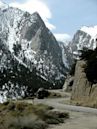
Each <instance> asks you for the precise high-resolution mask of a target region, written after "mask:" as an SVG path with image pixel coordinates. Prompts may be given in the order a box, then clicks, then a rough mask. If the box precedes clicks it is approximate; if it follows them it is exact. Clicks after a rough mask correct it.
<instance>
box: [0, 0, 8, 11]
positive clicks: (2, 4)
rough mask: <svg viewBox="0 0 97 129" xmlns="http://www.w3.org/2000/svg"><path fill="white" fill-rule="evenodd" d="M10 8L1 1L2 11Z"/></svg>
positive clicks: (0, 8) (0, 7)
mask: <svg viewBox="0 0 97 129" xmlns="http://www.w3.org/2000/svg"><path fill="white" fill-rule="evenodd" d="M8 7H9V6H8V5H7V4H6V3H4V2H2V1H1V0H0V10H4V9H6V8H8Z"/></svg>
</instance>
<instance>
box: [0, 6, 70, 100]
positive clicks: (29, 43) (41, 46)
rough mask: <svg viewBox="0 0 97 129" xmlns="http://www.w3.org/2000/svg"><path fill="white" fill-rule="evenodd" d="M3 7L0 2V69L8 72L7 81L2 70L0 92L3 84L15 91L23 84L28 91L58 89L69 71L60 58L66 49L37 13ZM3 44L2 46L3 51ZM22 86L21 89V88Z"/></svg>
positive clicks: (66, 64)
mask: <svg viewBox="0 0 97 129" xmlns="http://www.w3.org/2000/svg"><path fill="white" fill-rule="evenodd" d="M4 7H5V4H4V5H3V4H2V6H1V8H0V45H1V47H0V52H1V53H0V54H1V56H0V61H1V62H0V72H1V73H2V72H4V71H5V73H6V74H7V75H8V74H9V75H10V76H8V79H9V77H10V79H9V80H10V82H9V80H6V79H4V76H5V75H4V76H3V73H2V74H1V75H2V78H1V80H0V82H1V83H2V82H4V84H2V85H0V88H1V89H0V91H2V90H3V91H6V90H4V89H3V86H5V85H7V89H10V85H12V86H13V87H14V92H16V93H17V90H18V88H19V86H20V87H21V88H23V87H26V88H25V89H28V91H29V92H27V94H28V93H29V94H30V92H31V90H32V89H33V88H35V86H36V89H37V88H39V87H41V86H42V87H46V88H49V87H52V88H60V87H61V86H62V85H63V83H64V79H65V76H66V73H67V72H68V70H69V67H68V63H67V62H66V63H65V60H64V59H63V58H66V56H64V52H65V51H62V49H61V47H60V46H59V44H58V42H57V41H56V39H55V37H54V36H53V34H52V33H51V32H50V30H49V29H48V28H47V27H46V26H45V24H44V22H43V20H42V19H41V17H40V16H39V14H38V13H37V12H35V13H34V14H32V15H31V14H29V13H28V12H24V11H22V10H20V9H17V8H12V7H9V6H6V8H4ZM2 46H5V48H4V47H3V48H4V50H3V48H2ZM4 53H5V54H4ZM8 55H10V56H8ZM63 61H64V62H63ZM66 61H67V59H66ZM15 67H16V69H15ZM24 72H25V73H24ZM14 73H15V75H14ZM23 75H24V76H23ZM13 78H14V79H13ZM3 80H4V81H3ZM13 80H14V82H13ZM22 80H23V81H22ZM21 81H22V82H21ZM27 85H28V87H27ZM5 87H6V86H5ZM16 87H18V88H16ZM21 88H20V92H22V91H23V90H22V89H21ZM5 89H6V88H5ZM16 89H17V90H16ZM10 91H11V89H10ZM20 92H18V93H19V94H20ZM3 93H5V92H2V93H1V94H3ZM6 94H8V96H14V97H16V98H17V96H19V95H16V94H15V95H12V94H13V93H12V94H11V93H10V92H9V90H8V92H7V93H6ZM9 94H11V95H9ZM3 95H4V96H5V94H3Z"/></svg>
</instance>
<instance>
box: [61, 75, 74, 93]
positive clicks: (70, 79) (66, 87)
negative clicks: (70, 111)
mask: <svg viewBox="0 0 97 129" xmlns="http://www.w3.org/2000/svg"><path fill="white" fill-rule="evenodd" d="M73 82H74V77H73V76H67V78H66V80H65V83H64V85H63V91H67V92H71V91H72V86H73Z"/></svg>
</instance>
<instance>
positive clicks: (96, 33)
mask: <svg viewBox="0 0 97 129" xmlns="http://www.w3.org/2000/svg"><path fill="white" fill-rule="evenodd" d="M81 30H82V31H84V32H86V33H87V34H89V35H90V36H91V37H92V38H93V39H95V38H97V26H94V27H87V26H83V27H82V28H81Z"/></svg>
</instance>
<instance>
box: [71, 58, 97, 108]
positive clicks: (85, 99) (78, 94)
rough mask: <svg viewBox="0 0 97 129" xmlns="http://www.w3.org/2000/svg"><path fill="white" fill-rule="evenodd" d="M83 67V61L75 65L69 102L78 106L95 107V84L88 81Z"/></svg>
mask: <svg viewBox="0 0 97 129" xmlns="http://www.w3.org/2000/svg"><path fill="white" fill-rule="evenodd" d="M85 67H86V62H85V61H82V60H81V61H78V62H77V64H76V69H75V76H74V83H73V90H72V96H71V101H72V102H74V103H76V104H78V105H83V106H91V107H97V84H92V83H91V82H89V81H88V79H87V77H86V73H85V71H84V69H85Z"/></svg>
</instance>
